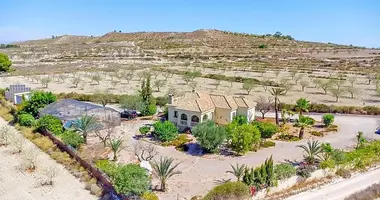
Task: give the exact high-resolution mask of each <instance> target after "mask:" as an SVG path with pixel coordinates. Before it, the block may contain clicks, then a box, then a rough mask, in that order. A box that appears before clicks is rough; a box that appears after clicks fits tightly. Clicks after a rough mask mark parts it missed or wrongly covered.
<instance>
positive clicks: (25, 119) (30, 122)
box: [17, 114, 36, 127]
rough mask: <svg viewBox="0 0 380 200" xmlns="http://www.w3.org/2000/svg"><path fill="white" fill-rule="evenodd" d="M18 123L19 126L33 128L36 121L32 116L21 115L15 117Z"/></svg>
mask: <svg viewBox="0 0 380 200" xmlns="http://www.w3.org/2000/svg"><path fill="white" fill-rule="evenodd" d="M17 118H18V123H19V124H20V125H21V126H29V127H30V126H34V125H35V123H36V120H35V119H34V117H33V115H31V114H21V115H18V116H17Z"/></svg>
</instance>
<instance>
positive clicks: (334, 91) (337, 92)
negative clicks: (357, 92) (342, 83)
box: [329, 87, 345, 102]
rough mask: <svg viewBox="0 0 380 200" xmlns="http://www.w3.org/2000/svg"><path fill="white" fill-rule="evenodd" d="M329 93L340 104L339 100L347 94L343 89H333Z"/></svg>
mask: <svg viewBox="0 0 380 200" xmlns="http://www.w3.org/2000/svg"><path fill="white" fill-rule="evenodd" d="M329 91H330V92H331V94H332V95H333V96H334V97H335V102H338V101H339V98H340V97H341V96H342V95H343V94H344V93H345V90H344V89H343V88H341V87H331V88H330V89H329Z"/></svg>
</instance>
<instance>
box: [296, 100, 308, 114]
mask: <svg viewBox="0 0 380 200" xmlns="http://www.w3.org/2000/svg"><path fill="white" fill-rule="evenodd" d="M295 108H296V110H298V111H299V112H300V115H302V114H303V112H309V108H310V102H309V101H308V100H306V99H305V98H300V99H298V100H297V102H296V106H295Z"/></svg>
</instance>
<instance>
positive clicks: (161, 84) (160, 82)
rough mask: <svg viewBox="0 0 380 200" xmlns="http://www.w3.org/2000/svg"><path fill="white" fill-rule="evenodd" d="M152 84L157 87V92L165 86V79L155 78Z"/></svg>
mask: <svg viewBox="0 0 380 200" xmlns="http://www.w3.org/2000/svg"><path fill="white" fill-rule="evenodd" d="M153 85H154V87H155V88H157V92H159V91H160V89H161V88H162V87H164V86H165V80H155V81H154V83H153Z"/></svg>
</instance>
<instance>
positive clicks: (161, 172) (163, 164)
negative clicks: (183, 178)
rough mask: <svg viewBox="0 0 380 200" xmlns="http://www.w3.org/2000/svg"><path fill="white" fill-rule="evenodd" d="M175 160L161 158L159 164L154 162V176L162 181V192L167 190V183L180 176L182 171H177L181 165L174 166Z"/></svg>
mask: <svg viewBox="0 0 380 200" xmlns="http://www.w3.org/2000/svg"><path fill="white" fill-rule="evenodd" d="M173 161H174V160H173V158H168V157H164V158H163V157H161V158H160V161H159V162H157V161H156V162H154V163H153V165H152V168H153V174H154V175H155V176H156V177H157V178H158V179H160V182H161V190H162V191H165V190H166V181H167V180H168V179H169V178H170V177H172V176H174V175H177V174H180V173H181V172H180V171H175V169H176V168H177V167H178V165H179V163H177V164H174V165H172V164H173Z"/></svg>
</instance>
